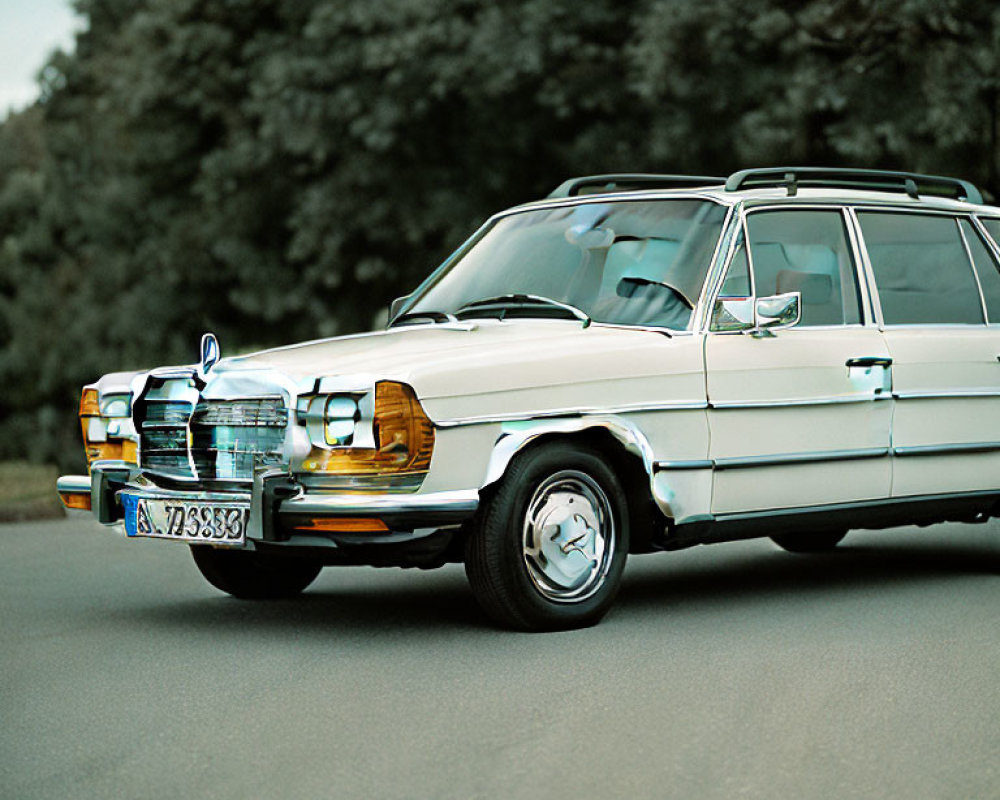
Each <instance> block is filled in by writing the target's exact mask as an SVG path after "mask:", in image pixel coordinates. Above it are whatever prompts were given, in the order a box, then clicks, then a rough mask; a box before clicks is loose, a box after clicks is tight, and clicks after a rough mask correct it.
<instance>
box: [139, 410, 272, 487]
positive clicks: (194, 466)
mask: <svg viewBox="0 0 1000 800" xmlns="http://www.w3.org/2000/svg"><path fill="white" fill-rule="evenodd" d="M144 410H145V416H144V418H143V419H142V420H137V422H139V423H140V424H139V430H140V436H141V449H140V451H139V452H140V459H141V466H143V467H145V468H147V469H149V470H151V471H153V472H156V473H159V474H162V475H165V476H167V477H174V478H187V479H191V478H195V479H198V480H251V479H252V478H253V473H254V468H255V467H258V466H267V465H278V464H281V462H282V450H283V448H284V444H285V429H286V427H287V425H288V410H287V409H286V408H285V405H284V403H283V401H282V399H281V398H280V397H261V398H246V399H240V400H206V399H204V398H202V399H200V400H199V401H198V403H197V405H195V406H194V407H193V408H192V404H191V403H189V402H181V401H173V400H170V401H153V400H147V401H146V403H145V404H144Z"/></svg>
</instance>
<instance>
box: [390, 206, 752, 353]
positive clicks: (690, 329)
mask: <svg viewBox="0 0 1000 800" xmlns="http://www.w3.org/2000/svg"><path fill="white" fill-rule="evenodd" d="M727 199H729V198H727ZM637 200H705V201H708V202H711V203H714V204H715V205H717V206H722V207H723V208H725V209H726V216H725V218H724V219H723V220H722V233H721V234H720V235H719V239H718V241H716V243H715V249H714V250H713V251H712V257H711V258H710V259H709V265H708V270H707V271H706V273H705V280H704V281H703V282H702V287H701V293H700V294H699V297H698V300H697V302H695V304H694V308H692V309H691V318H690V320H688V324H687V327H686V328H682V329H680V330H678V329H677V328H667V327H665V326H659V325H629V324H628V323H617V322H598V321H597V320H594V321H593V322H592V323H591V325H592V326H597V325H603V326H606V327H615V328H621V329H627V330H637V331H649V332H653V333H662V332H664V331H666V332H667V334H669V335H671V336H674V335H676V334H689V333H698V332H700V331H701V327H702V326H701V316H704V311H703V306H702V302H703V301H704V299H705V290H706V287H707V286H708V284H709V282H710V281H711V279H712V272H713V270H714V269H715V267H716V262H717V261H718V259H719V256H720V251H721V249H722V243H723V242H724V241H725V240H726V236H727V234H728V231H729V228H730V223H731V221H732V218H733V210H734V209H735V208H736V207H737V206H738V205H739V202H740V200H739V198H732V200H731V201H730V202H724V201H723V199H721V198H719V197H717V196H715V195H712V194H707V193H704V192H700V191H694V192H688V193H686V192H677V191H674V192H651V191H649V190H646V191H635V192H622V193H614V194H610V195H609V194H594V195H583V196H582V197H573V198H565V197H562V198H555V199H553V200H543V201H540V202H538V203H533V204H531V205H525V206H517V207H515V208H509V209H507V210H505V211H501V212H499V213H497V214H494V215H493V216H492V217H490V218H489V219H488V220H486V222H484V223H483V224H482V225H481V226H480V228H479V230H477V231H476V232H475V233H474V234H473V235H472V236H470V237H469V238H468V239H467V240H466V241H465V243H463V244H462V246H461V247H460V248H459V249H458V250H456V251H455V253H453V254H452V255H451V256H450V257H449V258H448V259H447V260H446V261H444V262H443V263H442V264H441V266H439V267H438V268H437V269H435V270H434V272H432V273H431V275H430V276H428V278H427V280H425V281H424V282H423V283H421V284H420V286H418V287H417V288H416V289H414V290H413V295H414V297H416V295H417V294H418V292H419V291H421V290H422V289H423V288H424V287H425V286H429V285H430V280H431V278H433V277H434V276H435V275H436V274H437V273H438V272H439V271H440V270H441V269H443V268H444V267H445V266H446V265H447V264H450V263H451V262H452V261H454V259H455V257H456V256H457V255H458V253H459V252H460V251H462V250H464V249H465V247H466V246H467V245H469V244H470V243H472V242H473V241H474V240H475V239H476V238H477V237H478V236H479V235H480V233H482V232H483V231H484V230H485V229H487V228H488V227H489V226H491V225H493V224H494V223H496V222H497V221H499V220H501V219H505V218H507V217H511V216H514V215H515V214H524V213H527V212H529V211H550V210H552V209H555V208H563V207H566V208H571V207H574V206H580V205H592V204H595V203H597V204H600V203H624V202H635V201H637ZM404 310H405V309H404Z"/></svg>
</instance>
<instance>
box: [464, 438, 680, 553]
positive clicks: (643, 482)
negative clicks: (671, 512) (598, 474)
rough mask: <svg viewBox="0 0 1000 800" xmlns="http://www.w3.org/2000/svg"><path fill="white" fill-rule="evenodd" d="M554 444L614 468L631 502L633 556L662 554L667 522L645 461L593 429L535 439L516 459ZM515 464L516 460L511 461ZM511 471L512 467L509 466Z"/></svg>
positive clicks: (630, 522) (517, 454)
mask: <svg viewBox="0 0 1000 800" xmlns="http://www.w3.org/2000/svg"><path fill="white" fill-rule="evenodd" d="M554 442H567V443H570V444H574V445H577V446H579V447H582V448H585V449H588V450H593V451H595V452H597V453H599V454H601V455H602V456H604V457H605V458H607V460H608V462H609V463H610V464H611V466H612V469H613V470H614V472H615V474H616V475H617V476H618V478H619V480H620V481H621V484H622V488H623V489H624V491H625V495H626V498H627V500H628V513H629V529H630V530H629V535H630V539H629V541H630V544H629V552H630V553H649V552H652V551H654V550H661V549H663V548H662V544H661V543H662V541H663V537H664V531H665V527H666V518H665V517H664V516H663V514H662V513H661V512H660V510H659V508H658V507H657V505H656V503H655V502H654V500H653V492H652V486H651V485H650V479H649V474H648V473H647V472H646V468H645V467H644V466H643V463H642V458H641V457H640V456H638V455H636V454H634V453H630V452H629V451H628V450H627V449H626V447H625V445H624V444H622V442H621V441H619V440H618V439H617V438H615V436H614V435H613V434H612V433H610V432H609V431H608V430H606V429H604V428H590V429H587V430H583V431H579V432H573V433H546V434H542V435H541V436H538V437H536V438H534V439H532V440H531V441H530V442H529V443H528V444H526V445H525V446H524V447H523V448H521V449H520V450H518V452H517V453H516V454H515V455H514V458H515V459H516V458H520V457H521V456H523V455H524V454H525V453H527V452H530V451H532V450H534V449H536V448H539V447H545V446H546V445H549V444H552V443H554ZM512 461H513V459H512ZM508 467H509V465H508ZM496 486H497V484H496V483H494V484H491V485H490V486H487V487H485V488H483V489H482V490H480V494H481V495H485V494H486V493H489V492H492V491H495V490H496Z"/></svg>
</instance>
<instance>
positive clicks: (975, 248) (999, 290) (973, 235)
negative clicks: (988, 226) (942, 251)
mask: <svg viewBox="0 0 1000 800" xmlns="http://www.w3.org/2000/svg"><path fill="white" fill-rule="evenodd" d="M958 225H959V227H960V228H961V229H962V236H964V237H965V241H966V243H967V244H968V245H969V253H970V255H971V256H972V264H973V266H974V267H975V268H976V275H977V276H978V277H979V286H980V288H981V289H982V290H983V300H984V301H985V302H986V314H987V316H988V317H989V321H990V322H1000V268H998V267H997V262H996V259H995V258H994V257H993V256H992V254H991V253H990V251H989V248H987V247H986V243H985V242H983V239H982V237H981V236H980V235H979V233H977V232H976V230H975V229H974V228H973V227H972V223H971V222H969V220H967V219H962V220H959V222H958Z"/></svg>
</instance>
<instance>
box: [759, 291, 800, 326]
mask: <svg viewBox="0 0 1000 800" xmlns="http://www.w3.org/2000/svg"><path fill="white" fill-rule="evenodd" d="M801 319H802V293H801V292H786V293H785V294H775V295H772V296H771V297H761V298H758V299H757V302H756V303H755V304H754V323H755V325H754V327H756V328H757V329H758V330H761V331H772V330H781V329H782V328H791V327H793V326H794V325H798V324H799V320H801Z"/></svg>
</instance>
